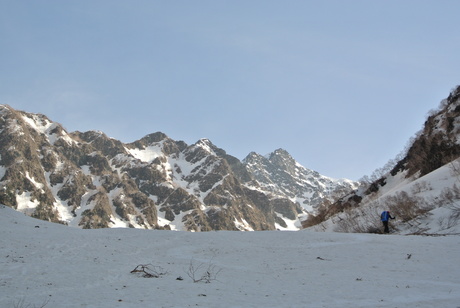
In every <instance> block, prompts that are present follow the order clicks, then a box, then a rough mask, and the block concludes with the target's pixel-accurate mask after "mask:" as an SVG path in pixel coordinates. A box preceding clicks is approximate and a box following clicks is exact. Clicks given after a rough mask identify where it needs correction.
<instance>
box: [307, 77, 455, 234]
mask: <svg viewBox="0 0 460 308" xmlns="http://www.w3.org/2000/svg"><path fill="white" fill-rule="evenodd" d="M459 157H460V86H458V87H456V88H455V89H454V90H453V91H452V92H451V93H450V95H449V96H448V97H447V98H446V99H444V100H442V101H441V103H440V106H439V108H438V110H433V111H431V112H430V115H429V116H428V118H427V120H426V121H425V124H424V127H423V129H422V130H421V131H420V132H418V133H417V134H416V136H415V137H414V138H413V139H412V140H411V142H410V144H409V147H408V148H407V149H406V153H405V155H402V158H400V159H399V160H397V161H396V162H395V163H394V165H391V164H390V165H389V168H390V169H388V170H385V171H380V172H379V174H380V177H378V178H377V179H374V180H373V181H370V182H369V183H367V184H365V183H363V185H362V186H361V187H360V188H359V189H357V190H355V191H352V192H351V193H349V194H347V195H345V196H342V197H341V198H339V199H337V200H336V202H335V203H333V204H332V205H328V206H323V207H320V208H319V209H318V211H317V213H316V215H315V216H311V217H309V218H308V219H307V220H306V221H305V222H304V223H303V226H304V227H312V226H313V227H312V228H313V229H314V230H317V231H320V230H321V231H339V232H369V233H379V232H381V231H382V224H381V222H380V213H381V212H382V211H384V210H389V211H390V212H392V214H393V216H396V219H394V220H392V221H391V230H392V232H394V233H399V234H459V233H460V158H459ZM382 170H384V168H382Z"/></svg>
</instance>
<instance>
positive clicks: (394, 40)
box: [0, 0, 460, 179]
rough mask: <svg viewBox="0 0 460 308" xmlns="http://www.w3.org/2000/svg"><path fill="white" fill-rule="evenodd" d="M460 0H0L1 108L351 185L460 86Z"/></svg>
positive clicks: (68, 125) (389, 154)
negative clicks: (278, 163) (290, 163)
mask: <svg viewBox="0 0 460 308" xmlns="http://www.w3.org/2000/svg"><path fill="white" fill-rule="evenodd" d="M458 12H460V1H447V0H436V1H434V0H433V1H423V0H414V1H403V0H399V1H391V0H390V1H388V0H386V1H383V0H382V1H371V0H366V1H351V0H350V1H344V0H340V1H305V0H303V1H300V0H299V1H289V0H287V1H271V0H253V1H251V0H244V1H243V0H231V1H219V0H213V1H202V0H196V1H191V0H182V1H172V0H167V1H166V0H164V1H156V0H133V1H127V0H126V1H119V0H110V1H109V0H107V1H98V0H78V1H70V0H68V1H66V0H56V1H51V0H42V1H32V0H30V1H20V0H11V1H10V0H0V103H1V104H9V105H11V106H12V107H13V108H16V109H19V110H25V111H29V112H35V113H43V114H45V115H47V116H48V117H49V118H50V119H51V120H53V121H57V122H59V123H61V124H62V125H63V126H64V127H65V128H66V129H67V130H68V131H75V130H80V131H87V130H101V131H103V132H105V133H106V134H107V135H109V136H110V137H113V138H116V139H120V140H122V141H123V142H132V141H135V140H137V139H140V138H142V137H143V136H145V135H147V134H149V133H153V132H157V131H161V132H164V133H165V134H167V135H168V136H169V137H171V138H173V139H175V140H184V141H185V142H187V143H188V144H192V143H194V142H196V141H197V140H198V139H200V138H209V139H210V140H211V141H212V142H213V143H214V144H215V145H216V146H218V147H221V148H223V149H224V150H226V151H227V153H228V154H231V155H234V156H236V157H238V158H239V159H243V158H244V157H245V156H246V155H247V154H248V153H249V152H251V151H255V152H257V153H260V154H263V155H264V154H267V153H269V152H272V151H274V150H275V149H278V148H284V149H285V150H287V151H288V152H289V153H290V154H291V155H292V156H293V157H294V158H295V159H296V160H297V161H298V162H300V163H301V164H302V165H303V166H305V167H307V168H310V169H313V170H315V171H318V172H320V173H321V174H323V175H326V176H330V177H335V178H342V177H345V178H350V179H358V178H360V177H361V176H363V175H369V174H370V173H371V172H372V171H373V170H374V169H376V168H379V167H382V166H383V165H384V164H385V163H386V162H387V161H388V160H389V159H391V158H393V157H394V156H395V155H396V154H398V153H399V152H400V151H401V150H403V148H404V146H405V145H406V143H407V141H408V139H409V138H410V137H411V136H413V135H414V134H415V133H416V132H417V131H418V130H419V129H420V128H421V127H422V125H423V123H424V121H425V118H426V114H427V112H428V111H429V110H430V109H434V108H437V106H438V104H439V102H440V101H441V100H442V99H443V98H445V97H447V95H448V94H449V91H450V90H451V89H452V88H453V87H454V86H455V85H457V84H460V57H459V53H460V32H459V31H460V19H459V17H458Z"/></svg>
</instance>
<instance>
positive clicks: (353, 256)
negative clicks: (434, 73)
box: [0, 207, 460, 308]
mask: <svg viewBox="0 0 460 308" xmlns="http://www.w3.org/2000/svg"><path fill="white" fill-rule="evenodd" d="M0 231H1V234H2V236H1V237H0V307H26V306H27V305H30V306H29V307H34V306H35V307H41V306H42V305H43V304H46V305H45V307H47V308H50V307H94V308H96V307H97V308H104V307H107V308H109V307H110V308H113V307H459V305H460V279H459V277H460V268H459V267H458V260H459V258H460V236H438V237H427V236H402V235H372V234H344V233H328V232H326V233H322V232H318V233H316V232H309V231H298V232H279V231H266V232H228V231H222V232H203V233H192V232H175V231H153V230H140V229H97V230H82V229H77V228H71V227H66V226H63V225H58V224H52V223H49V222H45V221H41V220H35V219H33V218H30V217H28V216H25V215H24V214H22V213H19V212H17V211H14V210H13V209H11V208H8V207H1V208H0ZM409 256H410V258H409ZM191 263H192V264H193V265H194V266H195V269H196V276H197V277H198V276H200V275H201V273H204V271H205V270H206V269H207V268H208V266H209V265H212V266H214V267H211V268H210V271H211V272H212V273H213V274H216V275H217V277H216V280H213V281H211V283H203V282H198V283H194V282H193V281H192V280H191V279H190V277H189V276H188V275H187V272H188V269H189V268H190V264H191ZM139 264H151V267H153V266H155V268H156V269H158V271H159V272H165V273H166V274H165V275H162V276H161V277H160V278H143V277H141V276H140V275H139V274H135V273H130V272H131V271H132V270H133V269H134V268H135V267H136V266H137V265H139ZM200 264H203V267H201V268H199V265H200ZM178 277H182V278H183V280H177V278H178Z"/></svg>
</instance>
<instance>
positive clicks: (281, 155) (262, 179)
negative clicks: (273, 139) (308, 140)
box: [243, 149, 357, 211]
mask: <svg viewBox="0 0 460 308" xmlns="http://www.w3.org/2000/svg"><path fill="white" fill-rule="evenodd" d="M243 162H244V164H245V165H246V167H247V169H248V170H249V171H250V172H251V174H253V176H254V178H255V179H256V180H257V182H258V183H259V184H260V185H261V186H262V187H263V189H264V190H267V191H270V192H271V193H273V194H275V195H278V196H281V197H285V198H286V197H287V198H289V199H291V200H293V201H294V202H297V203H299V204H301V205H302V207H303V208H304V209H306V210H307V211H311V210H312V209H314V208H316V207H317V206H318V205H319V204H320V203H321V202H322V201H323V200H324V199H325V198H332V197H333V196H337V195H341V194H344V193H346V192H348V191H350V190H352V189H354V188H356V187H357V183H356V182H352V181H350V180H346V179H341V180H335V179H332V178H329V177H326V176H322V175H320V174H319V173H318V172H316V171H312V170H309V169H307V168H305V167H303V166H301V165H300V164H299V163H297V162H296V161H295V160H294V159H293V158H292V157H291V155H289V153H288V152H286V151H285V150H283V149H278V150H276V151H274V152H273V153H270V154H269V155H267V156H261V155H259V154H257V153H254V152H253V153H250V154H249V155H248V156H247V157H246V158H245V159H244V160H243Z"/></svg>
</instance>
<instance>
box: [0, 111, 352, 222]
mask: <svg viewBox="0 0 460 308" xmlns="http://www.w3.org/2000/svg"><path fill="white" fill-rule="evenodd" d="M0 144H1V145H2V146H1V148H0V203H1V204H5V205H7V206H10V207H12V208H14V209H16V210H18V211H21V212H23V213H25V214H27V215H30V216H33V217H36V218H39V219H43V220H49V221H53V222H58V223H63V224H67V225H70V226H75V227H81V228H110V227H132V228H145V229H172V230H187V231H210V230H275V229H280V230H297V229H299V228H300V227H301V220H302V219H303V218H304V217H306V216H308V213H310V212H312V211H314V210H315V208H316V207H317V206H318V205H319V204H321V203H322V202H323V201H324V200H325V199H328V198H329V199H330V198H332V197H333V196H335V195H339V194H343V193H344V192H347V191H350V190H352V189H354V188H356V187H357V183H355V182H352V181H349V180H345V179H342V180H334V179H331V178H328V177H326V176H322V175H320V174H318V173H317V172H314V171H311V170H309V169H307V168H304V167H303V166H301V165H300V164H298V163H297V162H296V161H295V160H294V159H293V158H292V157H291V156H290V155H289V153H287V152H286V151H285V150H282V149H279V150H276V151H274V152H273V153H271V154H269V155H268V156H261V155H259V154H256V153H250V154H249V155H248V156H247V157H246V158H245V159H244V160H243V161H240V160H238V159H237V158H235V157H233V156H231V155H228V154H227V153H226V152H225V151H224V150H223V149H220V148H218V147H216V146H215V145H214V144H212V142H211V141H210V140H207V139H201V140H199V141H198V142H196V143H195V144H193V145H188V144H186V143H185V142H183V141H175V140H172V139H171V138H169V137H168V136H167V135H165V134H163V133H161V132H157V133H154V134H150V135H147V136H145V137H144V138H142V139H140V140H137V141H135V142H133V143H129V144H125V143H122V142H121V141H118V140H116V139H113V138H109V137H107V136H106V135H105V134H104V133H102V132H98V131H88V132H72V133H69V132H67V131H66V130H65V129H64V128H63V127H62V126H61V125H60V124H58V123H55V122H53V121H51V120H50V119H48V118H47V117H46V116H45V115H40V114H32V113H27V112H24V111H18V110H15V109H13V108H12V107H10V106H8V105H0Z"/></svg>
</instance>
